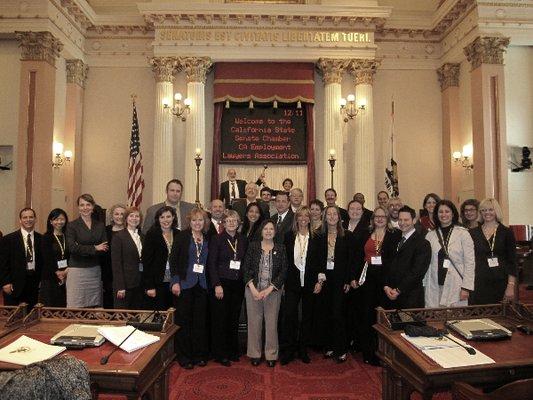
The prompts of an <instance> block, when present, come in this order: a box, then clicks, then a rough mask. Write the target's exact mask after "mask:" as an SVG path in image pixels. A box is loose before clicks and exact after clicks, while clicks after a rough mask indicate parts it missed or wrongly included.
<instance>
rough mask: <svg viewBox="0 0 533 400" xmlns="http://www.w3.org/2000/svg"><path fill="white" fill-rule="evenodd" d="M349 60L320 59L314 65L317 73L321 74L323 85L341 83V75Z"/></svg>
mask: <svg viewBox="0 0 533 400" xmlns="http://www.w3.org/2000/svg"><path fill="white" fill-rule="evenodd" d="M349 62H350V60H346V59H334V58H320V59H319V60H318V62H317V64H316V68H317V70H318V72H320V73H321V74H322V80H323V81H324V85H327V84H328V83H341V82H342V74H343V73H344V71H345V70H346V68H347V66H348V64H349Z"/></svg>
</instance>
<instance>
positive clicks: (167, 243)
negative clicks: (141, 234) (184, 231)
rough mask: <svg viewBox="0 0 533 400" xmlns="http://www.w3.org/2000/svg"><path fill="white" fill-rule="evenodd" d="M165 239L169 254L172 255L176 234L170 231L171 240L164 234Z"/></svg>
mask: <svg viewBox="0 0 533 400" xmlns="http://www.w3.org/2000/svg"><path fill="white" fill-rule="evenodd" d="M163 239H165V243H166V245H167V250H168V255H169V256H170V252H171V251H172V243H174V235H173V233H172V231H171V232H170V240H168V239H167V237H166V236H165V234H163Z"/></svg>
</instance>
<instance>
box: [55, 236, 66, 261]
mask: <svg viewBox="0 0 533 400" xmlns="http://www.w3.org/2000/svg"><path fill="white" fill-rule="evenodd" d="M54 237H55V239H56V241H57V244H58V245H59V250H61V259H62V260H64V259H65V247H66V243H65V236H63V243H61V240H59V238H58V237H57V235H56V234H55V233H54Z"/></svg>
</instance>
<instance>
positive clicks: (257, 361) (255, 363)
mask: <svg viewBox="0 0 533 400" xmlns="http://www.w3.org/2000/svg"><path fill="white" fill-rule="evenodd" d="M250 362H251V363H252V365H253V366H254V367H257V366H258V365H259V364H261V359H260V358H252V359H251V360H250Z"/></svg>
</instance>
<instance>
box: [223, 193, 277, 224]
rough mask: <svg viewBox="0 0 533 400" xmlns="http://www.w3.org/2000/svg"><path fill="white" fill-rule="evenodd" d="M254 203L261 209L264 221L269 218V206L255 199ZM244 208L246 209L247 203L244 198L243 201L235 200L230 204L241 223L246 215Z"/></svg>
mask: <svg viewBox="0 0 533 400" xmlns="http://www.w3.org/2000/svg"><path fill="white" fill-rule="evenodd" d="M255 202H256V203H257V205H258V206H259V208H260V209H261V212H262V213H263V217H264V218H265V219H268V218H270V210H269V204H267V203H266V202H264V201H263V200H261V199H259V198H257V199H255ZM246 207H248V201H247V200H246V198H244V199H236V200H234V201H233V203H231V209H232V210H235V211H237V214H239V216H240V217H241V221H243V220H244V217H245V214H246Z"/></svg>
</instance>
